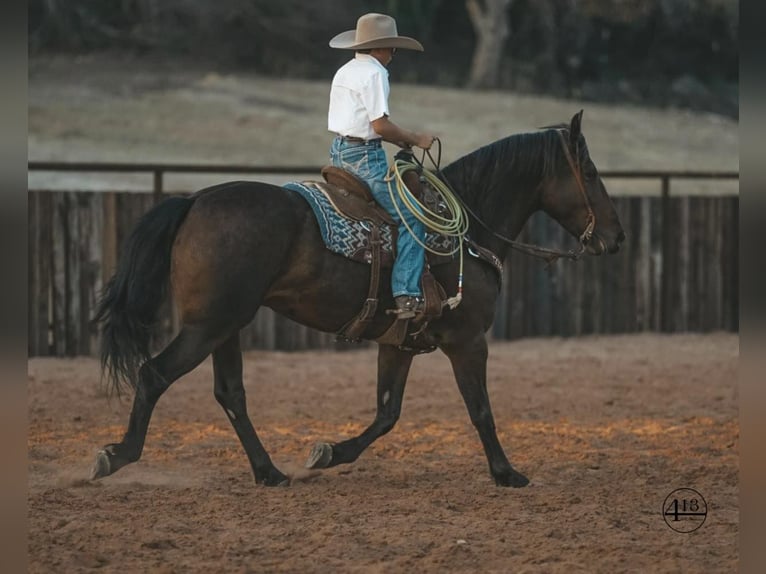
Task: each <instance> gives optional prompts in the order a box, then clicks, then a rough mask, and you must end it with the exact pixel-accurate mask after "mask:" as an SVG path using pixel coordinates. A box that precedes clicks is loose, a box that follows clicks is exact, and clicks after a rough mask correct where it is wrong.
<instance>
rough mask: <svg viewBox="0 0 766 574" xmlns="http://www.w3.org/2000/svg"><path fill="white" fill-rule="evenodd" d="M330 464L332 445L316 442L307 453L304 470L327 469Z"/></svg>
mask: <svg viewBox="0 0 766 574" xmlns="http://www.w3.org/2000/svg"><path fill="white" fill-rule="evenodd" d="M330 462H332V445H330V444H327V443H326V442H318V443H316V444H315V445H314V447H313V448H312V449H311V452H310V453H309V458H308V460H307V461H306V468H327V467H328V466H330Z"/></svg>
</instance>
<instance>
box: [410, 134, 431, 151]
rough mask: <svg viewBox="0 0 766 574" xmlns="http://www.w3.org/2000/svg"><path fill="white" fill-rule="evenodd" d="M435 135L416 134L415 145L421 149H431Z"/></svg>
mask: <svg viewBox="0 0 766 574" xmlns="http://www.w3.org/2000/svg"><path fill="white" fill-rule="evenodd" d="M435 139H436V136H434V135H432V134H418V136H417V140H416V141H415V145H416V146H418V147H421V148H423V149H431V145H432V144H433V143H434V140H435Z"/></svg>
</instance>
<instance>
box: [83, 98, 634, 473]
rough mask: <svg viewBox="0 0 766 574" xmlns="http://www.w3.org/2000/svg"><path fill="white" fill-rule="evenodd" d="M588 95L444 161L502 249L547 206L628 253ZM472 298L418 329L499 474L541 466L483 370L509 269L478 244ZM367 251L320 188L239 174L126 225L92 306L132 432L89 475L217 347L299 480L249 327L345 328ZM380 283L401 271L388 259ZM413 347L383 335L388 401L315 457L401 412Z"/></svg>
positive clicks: (374, 431)
mask: <svg viewBox="0 0 766 574" xmlns="http://www.w3.org/2000/svg"><path fill="white" fill-rule="evenodd" d="M581 120H582V111H580V112H579V113H578V114H575V116H574V117H573V118H572V119H571V122H569V123H568V124H560V125H557V126H550V127H548V128H541V129H540V130H538V131H535V132H531V133H524V134H516V135H511V136H509V137H506V138H504V139H500V140H498V141H496V142H494V143H491V144H488V145H485V146H483V147H481V148H479V149H477V150H475V151H473V152H471V153H469V154H467V155H465V156H464V157H461V158H460V159H458V160H456V161H454V162H453V163H451V164H449V165H448V166H446V167H445V168H444V169H443V170H442V172H443V177H444V179H445V180H446V181H448V182H449V183H450V184H451V185H452V187H453V188H454V192H455V193H456V194H457V196H458V197H459V198H460V200H461V201H462V202H463V203H464V205H465V206H466V207H467V208H468V209H469V212H470V214H471V216H470V234H471V237H472V239H473V240H474V241H475V242H476V243H477V244H479V245H480V246H482V247H484V248H486V249H488V250H490V251H491V252H492V253H494V254H495V255H496V256H497V257H498V258H499V259H500V260H501V261H502V260H503V259H504V258H505V256H506V254H507V251H508V249H509V246H508V244H507V238H508V237H510V238H514V237H516V236H518V234H519V233H520V231H521V230H522V227H523V226H524V224H525V222H526V221H527V220H528V219H529V217H530V216H531V215H532V214H533V213H534V212H536V211H539V210H542V211H544V212H545V213H546V214H547V215H549V216H550V217H552V218H553V219H554V220H556V221H557V222H558V223H559V224H560V225H562V226H563V227H564V228H565V229H566V230H567V231H568V232H569V233H570V234H572V235H573V236H574V237H576V238H579V239H580V242H581V248H582V250H583V251H584V252H586V253H588V254H590V255H602V254H605V253H615V252H617V251H618V249H619V247H620V243H621V242H623V241H624V239H625V233H624V232H623V229H622V227H621V225H620V221H619V217H618V215H617V213H616V211H615V209H614V206H613V204H612V201H611V199H610V198H609V196H608V195H607V192H606V188H605V187H604V184H603V182H602V180H601V178H600V176H599V174H598V170H597V168H596V166H595V164H594V163H593V161H592V160H591V158H590V155H589V152H588V147H587V144H586V142H585V138H584V136H583V135H582V132H581ZM432 273H433V275H434V276H435V278H436V279H437V280H438V281H439V282H440V283H441V284H442V285H454V284H456V281H457V275H458V264H457V262H456V261H452V262H450V263H447V264H444V265H440V266H437V267H434V268H433V269H432ZM463 274H464V278H465V285H466V288H465V291H464V293H463V298H462V301H461V302H460V304H459V305H458V306H457V307H456V308H454V309H446V310H445V311H444V313H443V314H442V316H441V317H440V318H438V319H436V320H434V321H432V322H431V323H429V324H428V325H427V328H426V329H425V330H424V332H423V333H422V334H421V335H420V336H421V337H423V338H424V339H425V340H426V342H427V343H429V344H431V345H433V347H435V348H438V349H439V350H441V351H442V352H443V353H444V354H445V355H446V356H447V357H448V359H449V361H450V362H451V365H452V369H453V372H454V375H455V379H456V381H457V385H458V388H459V390H460V393H461V395H462V398H463V400H464V402H465V405H466V407H467V410H468V413H469V416H470V420H471V422H472V423H473V425H474V427H475V428H476V430H477V431H478V435H479V438H480V440H481V443H482V446H483V448H484V452H485V454H486V457H487V461H488V463H489V471H490V474H491V476H492V477H493V478H494V481H495V483H496V484H497V485H499V486H511V487H522V486H525V485H526V484H528V482H529V480H528V479H527V477H525V476H524V475H523V474H522V473H520V472H518V471H517V470H516V469H515V468H514V467H513V466H511V464H510V462H509V461H508V458H507V457H506V454H505V452H504V451H503V447H502V446H501V444H500V442H499V440H498V438H497V433H496V430H495V422H494V418H493V414H492V410H491V408H490V401H489V396H488V394H487V386H486V366H487V356H488V345H487V340H486V332H487V331H488V329H489V327H490V326H491V323H492V320H493V317H494V309H495V303H496V300H497V297H498V294H499V292H500V285H501V277H500V276H499V275H498V273H497V270H496V269H495V268H494V267H492V266H491V265H489V264H487V263H486V262H485V261H483V260H480V259H476V258H472V257H466V258H465V261H464V269H463ZM369 276H370V269H369V265H366V264H364V263H360V262H355V261H351V260H350V259H347V258H345V257H343V256H340V255H338V254H335V253H332V252H330V251H329V250H328V249H327V248H326V247H325V245H324V243H323V240H322V237H321V235H320V230H319V227H318V225H317V221H316V218H315V216H314V214H313V212H312V210H311V208H310V207H309V205H308V203H307V202H306V201H305V200H304V199H303V198H302V197H301V196H299V195H298V194H297V193H295V192H294V191H290V190H288V189H286V188H283V187H279V186H275V185H270V184H267V183H261V182H254V181H253V182H251V181H234V182H228V183H223V184H219V185H216V186H212V187H209V188H206V189H203V190H201V191H198V192H196V193H195V194H193V195H190V196H188V197H182V196H178V197H176V196H174V197H170V198H167V199H165V200H164V201H162V202H160V203H158V204H157V205H155V206H154V207H153V208H152V209H151V210H149V211H148V212H147V213H146V214H144V216H143V217H142V218H141V219H140V220H139V222H138V223H137V225H136V227H135V228H134V230H133V231H132V233H131V235H130V237H129V238H128V240H127V242H126V245H125V248H124V251H123V253H122V255H121V258H120V261H119V263H118V266H117V269H116V271H115V273H114V275H113V276H112V278H111V279H110V280H109V281H108V282H107V284H106V286H105V288H104V291H103V294H102V297H101V300H100V302H99V306H98V308H97V312H96V314H95V317H94V320H95V321H96V322H97V323H98V324H99V325H100V328H101V340H102V343H101V358H102V365H101V368H102V374H103V376H104V381H105V383H106V384H107V386H108V387H109V389H110V390H112V391H114V390H116V391H117V392H118V393H119V392H120V389H121V388H124V387H125V385H126V384H127V385H128V386H130V387H131V388H132V390H133V393H134V397H133V405H132V410H131V413H130V419H129V422H128V427H127V431H126V432H125V434H124V436H123V438H122V441H121V442H119V443H113V444H108V445H105V446H104V447H103V448H101V449H100V450H99V451H98V452H97V455H96V460H95V463H94V464H93V467H92V470H91V478H92V479H98V478H102V477H105V476H108V475H110V474H112V473H114V472H116V471H117V470H119V469H120V468H122V467H123V466H125V465H127V464H129V463H132V462H135V461H137V460H138V459H139V458H140V456H141V453H142V450H143V447H144V442H145V439H146V433H147V428H148V426H149V421H150V418H151V415H152V411H153V409H154V407H155V405H156V404H157V401H158V400H159V398H160V397H161V396H162V394H163V393H164V392H165V391H166V390H167V389H168V388H169V386H170V385H171V384H172V383H173V382H174V381H175V380H177V379H178V378H179V377H181V376H182V375H184V374H186V373H188V372H189V371H191V370H192V369H194V368H195V367H196V366H197V365H199V364H200V363H201V362H202V361H203V360H204V359H205V358H206V357H207V356H208V355H210V354H211V353H212V355H213V367H214V397H215V399H216V400H217V402H218V403H219V404H220V405H221V407H222V408H223V410H224V413H225V414H226V416H227V417H228V419H229V421H230V422H231V425H232V426H233V428H234V431H235V432H236V434H237V436H238V438H239V440H240V442H241V444H242V447H243V448H244V451H245V453H246V455H247V458H248V460H249V463H250V466H251V468H252V473H253V476H254V478H255V482H256V483H257V484H263V485H266V486H277V485H288V484H289V482H290V479H289V478H288V477H287V476H286V475H285V474H283V473H282V472H281V471H280V470H279V469H277V467H276V466H275V465H274V463H273V462H272V461H271V458H270V457H269V454H268V453H267V452H266V450H265V449H264V447H263V445H262V443H261V441H260V440H259V438H258V435H257V433H256V431H255V429H254V428H253V425H252V423H251V421H250V418H249V416H248V412H247V405H246V400H245V390H244V387H243V383H242V352H241V348H240V340H239V332H240V330H241V329H242V328H243V327H244V326H245V325H247V324H248V323H249V322H250V321H251V320H252V319H253V317H254V315H255V313H256V311H257V310H258V309H259V307H261V306H267V307H270V308H271V309H273V310H274V311H275V312H277V313H279V314H281V315H283V316H285V317H288V318H290V319H292V320H294V321H297V322H299V323H301V324H303V325H307V326H309V327H312V328H315V329H318V330H321V331H325V332H338V331H339V329H341V328H342V327H343V325H345V324H347V323H348V321H349V320H350V319H351V318H352V317H354V316H355V314H356V313H357V312H358V310H359V309H360V308H361V306H362V304H363V303H364V301H365V298H366V296H367V289H368V285H369ZM381 285H384V286H389V285H390V270H385V269H384V270H383V272H382V275H381ZM169 292H172V296H173V300H174V302H175V305H176V308H177V311H178V316H179V319H180V329H179V331H178V333H177V335H176V336H175V338H173V339H172V341H171V342H170V343H169V344H168V345H167V346H166V347H165V348H164V349H163V350H162V351H161V352H159V353H158V354H157V355H156V356H154V357H151V354H150V346H151V325H152V323H153V322H154V321H155V320H156V315H157V313H158V309H159V308H160V305H161V304H162V302H163V300H164V299H165V297H166V296H167V295H168V293H169ZM380 300H381V306H380V307H381V308H380V309H379V310H378V311H377V312H376V314H375V316H374V317H373V320H372V321H371V323H370V325H369V328H368V329H367V331H366V332H365V335H364V338H366V339H369V340H374V339H376V338H378V337H379V336H380V335H381V334H382V333H384V332H385V331H386V330H387V328H388V327H389V326H390V325H391V323H392V322H393V321H394V320H395V319H393V318H392V317H391V316H390V315H388V314H386V313H385V311H384V309H386V308H387V309H392V308H393V297H392V295H391V290H390V286H389V287H387V288H386V287H384V288H383V289H382V290H381V293H380ZM415 354H416V351H414V350H412V349H409V348H406V347H405V346H402V345H392V344H379V348H378V361H377V413H376V415H375V418H374V420H373V421H372V422H371V424H370V425H369V426H368V427H367V428H366V429H365V430H364V431H363V432H362V433H361V434H359V435H358V436H355V437H353V438H349V439H348V440H343V441H341V442H337V443H318V444H317V445H316V446H315V447H314V449H312V451H311V454H310V456H309V463H308V464H307V466H309V467H313V468H329V467H334V466H336V465H339V464H348V463H351V462H353V461H355V460H356V459H357V458H358V457H359V456H360V455H361V454H362V452H363V451H364V450H365V449H366V448H367V447H368V446H370V444H372V443H373V441H375V440H376V439H378V438H379V437H381V436H382V435H384V434H386V433H388V432H389V431H390V430H391V429H392V428H393V427H394V425H395V424H396V422H397V420H398V419H399V415H400V411H401V407H402V397H403V393H404V388H405V383H406V382H407V375H408V372H409V370H410V366H411V364H412V361H413V357H414V355H415Z"/></svg>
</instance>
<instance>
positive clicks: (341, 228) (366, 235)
mask: <svg viewBox="0 0 766 574" xmlns="http://www.w3.org/2000/svg"><path fill="white" fill-rule="evenodd" d="M283 187H284V188H285V189H289V190H291V191H294V192H296V193H298V194H299V195H300V196H301V197H303V199H305V200H306V201H307V202H308V204H309V205H310V206H311V209H312V210H313V211H314V215H315V216H316V219H317V223H318V224H319V230H320V232H321V233H322V239H323V240H324V243H325V245H326V246H327V248H328V249H329V250H330V251H332V252H333V253H338V254H339V255H343V256H345V257H348V258H350V259H354V260H357V261H366V262H367V263H370V261H371V248H370V230H371V228H370V226H371V225H372V223H370V222H366V221H355V220H353V219H349V218H348V217H346V216H344V215H343V214H342V213H338V211H337V210H336V209H335V208H334V207H333V205H332V203H330V200H328V199H327V197H326V196H325V195H324V194H323V193H322V192H321V191H319V190H318V189H317V188H315V187H314V186H312V185H309V184H307V183H299V182H290V183H286V184H285V185H284V186H283ZM380 236H381V240H382V251H383V253H384V257H383V262H384V264H386V263H389V264H390V263H391V261H393V257H394V252H395V248H394V246H393V241H392V238H393V235H392V233H391V227H390V226H388V225H383V226H381V227H380ZM455 242H456V239H455V238H451V237H446V236H444V235H441V234H439V233H434V232H430V231H429V232H426V239H425V244H426V245H427V246H428V247H429V248H431V249H434V250H435V251H438V252H440V253H444V254H447V253H449V252H450V251H452V250H453V249H454V246H455Z"/></svg>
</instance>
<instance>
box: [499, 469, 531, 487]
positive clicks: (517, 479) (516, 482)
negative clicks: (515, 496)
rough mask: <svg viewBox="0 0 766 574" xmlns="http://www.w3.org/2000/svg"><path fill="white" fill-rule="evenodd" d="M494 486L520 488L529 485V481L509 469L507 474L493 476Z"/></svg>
mask: <svg viewBox="0 0 766 574" xmlns="http://www.w3.org/2000/svg"><path fill="white" fill-rule="evenodd" d="M495 484H496V485H497V486H510V487H513V488H522V487H524V486H526V485H528V484H529V479H528V478H527V477H526V476H524V475H523V474H521V473H520V472H516V471H515V470H513V469H511V470H510V471H509V472H505V473H503V474H500V475H498V476H495Z"/></svg>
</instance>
